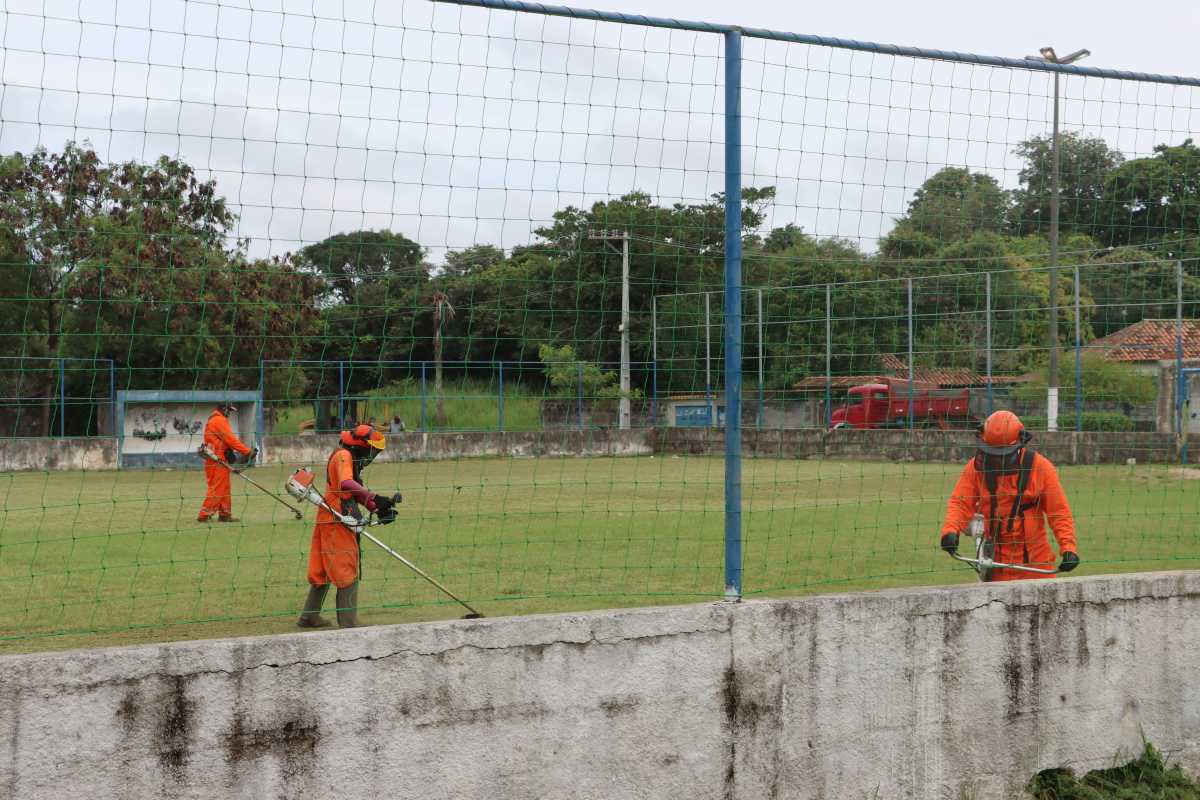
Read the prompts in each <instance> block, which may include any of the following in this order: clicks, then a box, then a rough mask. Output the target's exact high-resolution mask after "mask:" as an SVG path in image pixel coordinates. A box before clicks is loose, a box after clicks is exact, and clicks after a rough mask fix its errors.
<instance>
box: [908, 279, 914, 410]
mask: <svg viewBox="0 0 1200 800" xmlns="http://www.w3.org/2000/svg"><path fill="white" fill-rule="evenodd" d="M907 288H908V429H909V430H912V428H913V297H912V278H908V279H907Z"/></svg>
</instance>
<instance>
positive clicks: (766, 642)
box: [0, 572, 1200, 800]
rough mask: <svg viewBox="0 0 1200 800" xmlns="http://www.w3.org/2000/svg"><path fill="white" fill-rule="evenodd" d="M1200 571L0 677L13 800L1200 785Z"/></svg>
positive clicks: (646, 614) (50, 664)
mask: <svg viewBox="0 0 1200 800" xmlns="http://www.w3.org/2000/svg"><path fill="white" fill-rule="evenodd" d="M1197 663H1200V573H1197V572H1175V573H1159V574H1142V575H1120V576H1111V577H1093V578H1076V579H1066V580H1050V581H1027V582H1017V583H1010V584H990V585H974V586H963V587H948V588H932V589H914V590H904V591H885V592H877V593H863V594H845V595H832V596H825V597H813V598H805V599H794V600H770V601H765V600H764V601H752V602H746V603H742V604H727V603H716V604H708V605H693V606H682V607H671V608H651V609H636V610H619V611H608V612H592V613H581V614H559V615H546V616H534V617H523V618H516V617H514V618H501V619H494V620H479V621H459V622H441V623H427V624H416V625H406V626H387V627H377V628H365V629H357V630H347V631H332V632H316V633H307V634H293V635H283V636H276V637H269V638H268V637H262V638H251V639H234V640H222V641H210V642H190V643H179V644H166V645H155V646H140V647H131V648H117V649H109V650H98V651H80V652H73V653H59V654H49V655H47V654H38V655H28V656H10V657H6V658H3V659H0V675H3V682H2V683H0V693H2V695H3V697H2V698H0V702H2V703H3V706H0V707H3V709H4V713H3V714H0V795H4V796H7V797H13V798H23V799H27V800H39V799H40V798H62V797H123V798H142V797H144V798H157V797H185V798H204V799H205V800H209V798H213V797H322V796H337V797H347V798H360V797H361V798H367V797H388V798H488V799H489V800H506V799H507V798H513V800H517V799H518V798H519V799H520V800H525V798H531V797H560V798H569V797H604V798H611V799H613V800H620V798H647V797H653V798H689V799H690V798H712V799H713V800H717V799H718V798H722V799H724V800H757V799H758V798H864V797H875V796H878V797H881V798H900V797H911V798H931V797H959V796H964V795H963V794H962V793H964V792H966V793H968V794H967V795H966V796H971V797H975V798H979V799H980V800H984V799H985V798H1001V797H1014V796H1019V795H1020V788H1021V786H1022V785H1023V784H1024V782H1025V781H1026V780H1028V778H1029V777H1030V776H1031V775H1032V774H1033V773H1035V772H1036V771H1038V770H1040V769H1044V768H1048V767H1056V766H1064V765H1065V766H1071V767H1073V768H1075V769H1077V770H1085V769H1090V768H1095V767H1100V766H1105V765H1110V764H1111V763H1112V762H1113V760H1114V758H1117V757H1118V756H1129V755H1134V754H1136V753H1137V752H1138V751H1139V750H1140V748H1141V743H1142V736H1143V734H1144V735H1145V736H1146V737H1147V738H1148V739H1149V740H1150V741H1152V742H1154V743H1155V744H1156V745H1157V746H1158V747H1160V748H1161V749H1163V750H1165V751H1167V752H1168V753H1169V754H1170V757H1171V758H1172V759H1174V760H1175V761H1176V762H1178V763H1181V764H1182V765H1183V766H1184V767H1185V768H1187V769H1189V770H1192V771H1195V770H1196V769H1197V768H1198V767H1200V670H1197V669H1196V664H1197Z"/></svg>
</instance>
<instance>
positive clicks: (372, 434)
mask: <svg viewBox="0 0 1200 800" xmlns="http://www.w3.org/2000/svg"><path fill="white" fill-rule="evenodd" d="M341 442H342V444H344V445H346V446H347V447H374V448H375V449H376V450H382V449H383V448H384V447H385V446H386V445H387V442H386V441H385V440H384V438H383V434H382V433H380V432H379V431H377V430H375V429H374V428H372V427H371V426H370V425H355V426H354V427H353V428H352V429H351V430H348V431H342V435H341Z"/></svg>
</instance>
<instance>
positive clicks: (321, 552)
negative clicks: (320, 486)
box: [308, 449, 358, 589]
mask: <svg viewBox="0 0 1200 800" xmlns="http://www.w3.org/2000/svg"><path fill="white" fill-rule="evenodd" d="M325 480H326V485H325V503H326V504H327V505H328V506H329V507H330V508H334V509H337V510H338V511H342V509H343V508H344V506H343V505H342V504H343V502H344V501H346V500H349V499H350V492H344V491H342V489H341V486H342V481H344V480H354V461H353V457H352V456H351V455H350V451H349V450H346V449H338V450H336V451H335V452H334V454H333V456H331V457H330V459H329V464H328V465H327V466H326V467H325ZM356 580H358V537H357V536H356V535H355V534H354V532H353V531H352V530H350V529H349V528H347V527H346V526H345V525H343V524H342V523H340V522H337V521H336V520H334V517H333V515H332V514H330V513H329V512H328V511H326V510H325V509H324V508H318V509H317V524H316V526H314V527H313V534H312V546H311V548H310V549H309V553H308V582H309V583H311V584H312V585H313V586H324V585H325V584H327V583H332V584H334V585H335V586H337V588H339V589H345V588H347V587H349V586H351V585H353V584H354V582H355V581H356Z"/></svg>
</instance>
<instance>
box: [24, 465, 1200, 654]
mask: <svg viewBox="0 0 1200 800" xmlns="http://www.w3.org/2000/svg"><path fill="white" fill-rule="evenodd" d="M291 469H292V467H291V466H289V467H286V468H285V467H268V468H260V469H257V470H255V471H254V473H253V475H254V477H255V478H256V479H257V480H258V481H259V482H262V483H264V484H266V485H268V486H270V487H281V485H282V483H283V480H284V479H285V477H286V475H287V474H290V472H291ZM958 469H959V467H958V466H957V465H950V464H925V463H903V464H896V463H877V462H847V461H807V460H805V461H796V460H783V459H780V460H775V459H758V460H749V459H748V460H747V461H746V462H745V464H744V475H743V477H744V482H745V484H744V486H745V488H744V500H745V514H744V526H745V542H746V545H745V589H746V593H747V595H748V596H751V597H753V596H761V595H791V594H803V593H814V592H830V591H846V590H852V589H864V588H881V587H889V586H910V585H927V584H944V583H959V582H966V581H971V580H974V573H973V572H971V571H969V570H968V569H966V568H965V567H962V566H959V565H955V564H954V563H953V562H951V561H950V560H949V559H948V558H946V556H945V555H943V554H942V553H941V552H940V551H939V550H938V549H937V546H936V545H937V532H938V530H939V526H940V520H941V515H942V510H943V508H944V504H945V496H946V494H947V493H948V491H949V489H950V487H951V486H952V484H953V480H954V478H955V477H956V475H957V472H958ZM1061 473H1062V477H1063V480H1064V484H1065V485H1066V488H1067V492H1068V495H1069V497H1070V499H1071V502H1072V506H1073V508H1074V510H1075V514H1076V519H1077V523H1078V527H1079V531H1080V550H1081V556H1082V558H1083V567H1082V568H1081V569H1079V570H1078V571H1077V572H1076V574H1081V575H1087V574H1096V573H1099V572H1113V571H1134V570H1147V569H1178V568H1196V567H1200V527H1198V525H1197V522H1198V521H1200V481H1197V480H1196V478H1197V477H1200V471H1195V470H1181V469H1179V468H1177V467H1162V466H1138V467H1132V468H1131V467H1125V466H1104V467H1068V468H1064V469H1062V471H1061ZM366 478H367V482H368V484H369V485H370V486H371V487H372V488H373V489H376V490H379V491H383V490H387V491H389V492H390V491H394V490H395V489H397V488H399V489H400V490H401V491H402V492H403V493H404V496H405V502H404V504H403V506H402V507H401V512H400V518H399V520H398V521H397V522H396V524H394V525H391V526H388V527H382V528H376V529H375V531H376V532H378V533H380V534H381V535H382V537H383V538H384V539H385V540H387V541H388V542H389V543H391V544H392V545H393V546H395V547H396V548H397V549H399V550H400V551H401V552H403V553H405V554H406V555H407V556H409V557H410V558H412V559H413V560H414V561H415V562H416V563H417V564H419V565H421V566H422V567H424V568H425V569H426V570H428V571H429V572H431V573H432V574H433V575H434V576H435V577H437V578H439V579H440V580H442V581H444V582H445V583H446V584H447V585H449V586H450V587H451V588H452V589H453V590H455V591H456V592H458V593H460V594H461V596H464V597H466V598H468V599H469V600H470V601H472V602H473V603H474V604H476V605H477V606H478V607H479V608H480V610H482V611H483V612H484V613H485V614H487V615H489V616H492V615H501V614H526V613H536V612H546V611H560V610H574V609H585V608H600V607H611V606H626V605H643V604H653V603H679V602H690V601H697V600H705V599H714V598H718V597H720V596H721V594H722V593H723V567H722V558H723V544H722V531H723V513H722V508H723V499H722V486H723V469H722V462H721V460H720V459H719V458H707V457H686V458H681V457H655V458H650V457H643V458H620V459H617V458H563V459H520V460H513V459H472V460H458V461H442V462H414V463H406V464H392V463H379V464H376V465H374V466H372V467H371V468H370V469H369V470H368V472H367V473H366ZM203 490H204V482H203V477H202V475H201V473H200V472H199V471H198V470H184V471H169V470H163V471H122V472H93V473H80V472H73V473H71V472H58V473H10V474H5V475H3V476H0V498H2V499H3V506H2V508H3V512H2V515H0V591H2V592H3V595H2V596H3V597H4V598H5V608H6V611H7V613H6V614H4V616H3V617H0V650H3V651H8V652H16V651H23V650H36V649H46V648H64V647H76V646H97V645H102V644H117V643H128V642H135V641H156V640H166V639H185V638H204V637H214V636H227V635H243V634H262V633H272V632H283V631H292V630H295V628H294V621H295V615H296V612H297V610H298V607H299V605H300V603H301V602H302V599H303V596H304V593H305V591H306V583H305V577H304V576H305V566H306V563H307V556H308V545H309V538H310V535H311V530H312V519H313V516H314V515H313V509H311V508H309V509H306V512H305V519H304V521H303V522H299V521H296V520H295V519H294V518H293V517H292V516H291V514H290V513H289V512H288V511H287V510H286V509H283V508H282V507H281V506H278V505H276V504H275V503H274V502H273V501H271V500H270V499H269V498H266V497H264V496H262V495H259V494H257V493H255V492H254V490H253V489H251V488H250V487H249V486H248V485H247V484H245V483H244V482H242V481H240V480H238V479H237V478H235V479H234V493H235V496H234V511H235V514H236V515H237V516H238V517H240V518H241V521H240V522H238V523H233V524H218V523H208V524H198V523H196V522H195V516H196V511H197V509H198V507H199V505H200V500H201V498H202V496H203ZM364 546H365V547H366V548H367V550H366V554H365V560H364V577H363V586H362V591H361V596H360V602H361V604H362V607H363V609H364V612H363V617H364V619H365V620H366V621H367V622H371V623H389V622H405V621H415V620H428V619H438V618H450V617H457V616H459V615H460V614H461V612H462V610H461V609H460V608H459V607H457V606H454V605H450V604H447V603H445V602H444V598H443V597H441V596H439V595H438V594H437V593H436V592H435V591H434V590H432V589H431V588H430V587H428V585H427V584H425V583H424V582H422V581H420V580H419V579H417V578H415V577H414V576H413V575H412V574H411V573H410V572H409V571H408V570H407V569H406V568H405V567H404V566H403V565H401V564H400V563H398V562H396V561H394V560H392V559H390V558H388V557H387V556H386V555H384V554H383V553H382V552H381V551H377V550H375V549H373V548H372V546H371V545H369V544H364ZM329 603H330V605H331V604H332V595H331V596H330V601H329Z"/></svg>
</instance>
